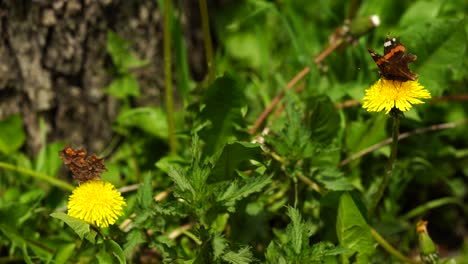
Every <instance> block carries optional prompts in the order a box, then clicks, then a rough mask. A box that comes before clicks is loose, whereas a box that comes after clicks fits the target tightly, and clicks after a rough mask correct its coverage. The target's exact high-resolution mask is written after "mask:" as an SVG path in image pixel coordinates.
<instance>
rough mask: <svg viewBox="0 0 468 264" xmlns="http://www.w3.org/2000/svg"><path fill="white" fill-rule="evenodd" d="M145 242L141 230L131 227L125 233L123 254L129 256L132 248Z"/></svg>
mask: <svg viewBox="0 0 468 264" xmlns="http://www.w3.org/2000/svg"><path fill="white" fill-rule="evenodd" d="M145 242H146V237H145V235H144V234H143V232H142V231H141V230H137V229H133V230H131V231H130V232H129V233H128V235H127V242H126V243H125V245H124V254H125V256H130V255H131V253H132V252H133V250H134V249H135V248H136V247H137V246H138V245H140V244H143V243H145Z"/></svg>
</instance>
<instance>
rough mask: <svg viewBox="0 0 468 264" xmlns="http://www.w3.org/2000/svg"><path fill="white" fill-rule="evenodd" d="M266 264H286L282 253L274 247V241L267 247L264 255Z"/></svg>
mask: <svg viewBox="0 0 468 264" xmlns="http://www.w3.org/2000/svg"><path fill="white" fill-rule="evenodd" d="M265 259H266V263H271V264H287V263H288V262H287V261H286V258H285V256H283V251H282V250H281V249H280V248H279V247H278V246H277V245H276V243H275V242H274V241H271V242H270V244H269V245H268V247H267V251H266V253H265Z"/></svg>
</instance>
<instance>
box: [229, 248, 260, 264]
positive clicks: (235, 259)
mask: <svg viewBox="0 0 468 264" xmlns="http://www.w3.org/2000/svg"><path fill="white" fill-rule="evenodd" d="M223 260H224V261H226V262H228V263H232V264H248V263H251V262H252V261H254V258H253V255H252V252H250V248H249V247H244V248H241V249H240V250H239V251H237V252H234V251H229V252H228V253H226V254H224V255H223Z"/></svg>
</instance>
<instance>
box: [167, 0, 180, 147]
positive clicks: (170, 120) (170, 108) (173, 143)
mask: <svg viewBox="0 0 468 264" xmlns="http://www.w3.org/2000/svg"><path fill="white" fill-rule="evenodd" d="M171 66H172V62H171V0H164V75H165V79H166V80H165V82H166V110H167V128H168V137H169V148H170V151H171V153H173V154H175V153H176V150H177V139H176V134H175V124H174V98H173V97H172V68H171Z"/></svg>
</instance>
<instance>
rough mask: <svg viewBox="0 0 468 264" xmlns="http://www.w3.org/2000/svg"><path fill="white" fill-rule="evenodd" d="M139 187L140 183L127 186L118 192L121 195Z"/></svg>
mask: <svg viewBox="0 0 468 264" xmlns="http://www.w3.org/2000/svg"><path fill="white" fill-rule="evenodd" d="M140 186H141V183H136V184H132V185H127V186H124V187H121V188H119V189H118V191H119V192H121V193H126V192H132V191H136V190H138V188H140Z"/></svg>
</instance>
